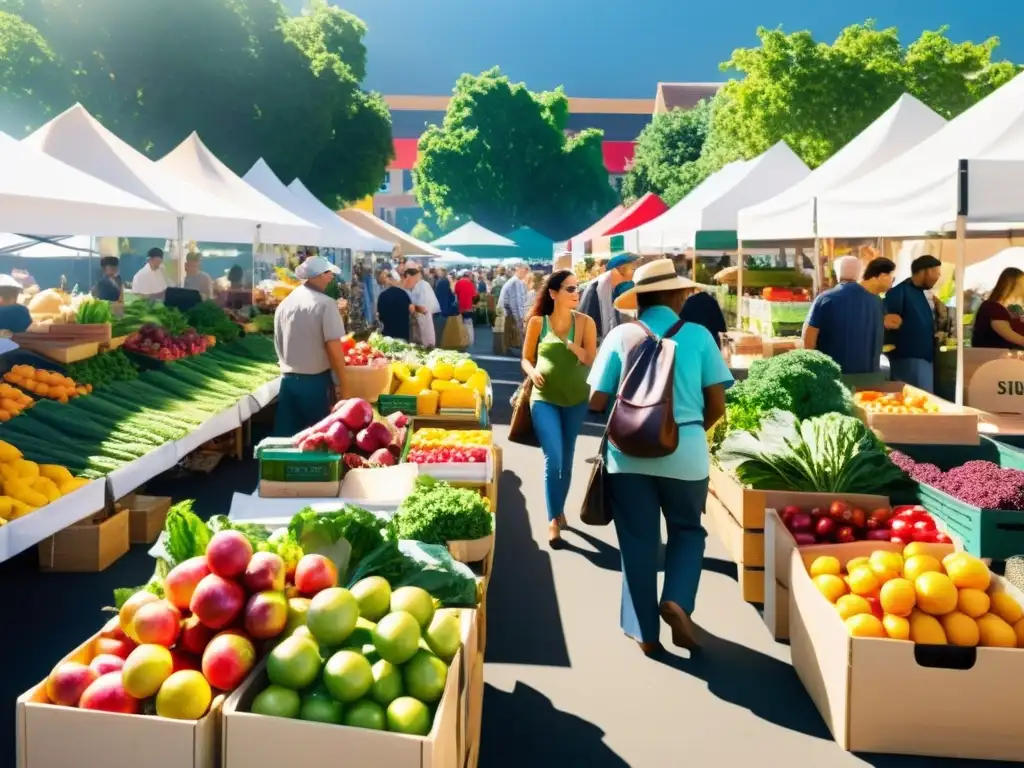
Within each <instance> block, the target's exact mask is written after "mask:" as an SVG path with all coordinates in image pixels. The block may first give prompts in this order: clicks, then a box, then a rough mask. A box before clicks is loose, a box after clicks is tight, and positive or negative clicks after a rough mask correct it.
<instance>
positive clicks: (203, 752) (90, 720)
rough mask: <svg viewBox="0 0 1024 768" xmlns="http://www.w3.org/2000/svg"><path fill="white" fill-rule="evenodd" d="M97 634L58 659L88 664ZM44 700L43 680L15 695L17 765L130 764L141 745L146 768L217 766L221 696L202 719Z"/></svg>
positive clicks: (78, 767)
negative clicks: (130, 755) (92, 708)
mask: <svg viewBox="0 0 1024 768" xmlns="http://www.w3.org/2000/svg"><path fill="white" fill-rule="evenodd" d="M126 519H127V518H126ZM96 637H98V635H95V636H93V637H91V638H89V640H88V641H86V642H85V643H83V644H82V645H80V646H79V647H78V648H76V649H75V650H74V651H72V652H71V653H69V654H68V655H67V656H66V657H65V658H64V659H62V661H79V662H81V663H83V664H88V663H89V662H90V661H91V660H92V657H93V653H92V647H93V642H94V641H95V640H96ZM55 666H56V665H55ZM46 701H47V699H46V681H45V680H44V681H42V682H40V683H39V684H37V685H36V686H34V687H33V688H31V689H30V690H29V691H27V692H26V693H24V694H22V695H21V696H19V697H18V703H17V741H18V748H17V766H18V768H57V767H58V766H68V768H70V767H71V766H74V768H111V766H117V765H127V764H129V763H132V762H133V761H131V760H127V758H126V754H127V753H128V752H130V751H131V750H133V749H139V748H141V747H145V752H146V757H145V759H144V760H143V761H142V762H143V763H144V764H145V766H146V768H218V763H219V758H220V710H219V702H220V698H217V699H214V706H213V709H211V711H210V713H209V714H207V716H206V717H204V718H203V719H202V720H169V719H167V718H163V717H156V716H155V715H119V714H112V713H109V712H90V711H87V710H84V709H75V708H72V707H57V706H54V705H52V704H48V703H46ZM119 750H121V752H119ZM125 750H127V751H128V752H125ZM126 760H127V762H126Z"/></svg>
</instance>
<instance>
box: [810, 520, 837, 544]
mask: <svg viewBox="0 0 1024 768" xmlns="http://www.w3.org/2000/svg"><path fill="white" fill-rule="evenodd" d="M836 528H838V525H836V521H835V520H833V519H832V518H831V517H819V518H818V521H817V522H816V523H815V524H814V535H815V536H817V537H818V541H828V540H830V539H831V538H832V537H833V536H834V535H835V532H836Z"/></svg>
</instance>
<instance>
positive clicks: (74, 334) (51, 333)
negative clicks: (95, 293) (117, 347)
mask: <svg viewBox="0 0 1024 768" xmlns="http://www.w3.org/2000/svg"><path fill="white" fill-rule="evenodd" d="M46 335H47V337H48V339H49V340H50V341H74V342H82V341H98V342H101V343H102V342H109V341H110V336H111V332H110V323H83V324H78V323H60V324H52V325H50V326H47V331H46Z"/></svg>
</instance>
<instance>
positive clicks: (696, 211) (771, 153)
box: [623, 141, 810, 254]
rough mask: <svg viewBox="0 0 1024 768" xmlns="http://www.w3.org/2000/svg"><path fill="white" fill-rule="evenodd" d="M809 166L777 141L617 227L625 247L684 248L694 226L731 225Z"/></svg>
mask: <svg viewBox="0 0 1024 768" xmlns="http://www.w3.org/2000/svg"><path fill="white" fill-rule="evenodd" d="M809 173H810V169H809V168H808V167H807V166H806V165H804V162H803V161H802V160H801V159H800V158H799V157H797V156H796V154H795V153H794V152H793V150H791V149H790V148H789V146H788V145H787V144H786V143H785V142H783V141H780V142H779V143H778V144H776V145H775V146H773V147H772V148H771V149H769V150H768V151H767V152H765V153H764V154H762V155H758V156H757V157H755V158H754V159H753V160H746V161H738V162H735V163H730V164H729V165H727V166H725V167H724V168H722V169H721V170H720V171H718V172H717V173H715V174H712V175H711V176H709V177H708V178H707V179H705V180H704V182H703V183H702V184H700V185H699V186H698V187H697V188H696V189H694V190H693V191H692V192H691V193H690V194H689V195H687V196H686V197H684V198H683V199H682V200H680V201H679V202H678V203H676V204H675V205H674V206H673V207H672V208H670V209H669V210H667V211H666V212H665V213H663V214H662V215H661V216H659V217H658V218H656V219H652V220H651V221H649V222H647V223H646V224H644V225H643V226H641V227H638V228H637V229H634V230H632V231H630V232H625V233H623V240H624V243H625V247H626V250H635V251H636V252H638V253H642V254H648V253H653V254H657V253H664V252H666V251H684V250H690V249H692V248H694V247H695V246H696V242H697V233H698V232H728V231H734V230H735V229H736V225H737V215H738V213H739V211H740V210H741V209H743V208H747V207H749V206H751V205H755V204H756V203H760V202H761V201H763V200H767V199H768V198H770V197H772V196H774V195H776V194H778V193H779V192H781V191H782V190H784V189H786V188H788V187H791V186H792V185H793V184H796V183H797V182H799V181H801V180H803V179H804V178H806V177H807V175H808V174H809Z"/></svg>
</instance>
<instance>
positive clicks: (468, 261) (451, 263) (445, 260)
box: [430, 251, 480, 269]
mask: <svg viewBox="0 0 1024 768" xmlns="http://www.w3.org/2000/svg"><path fill="white" fill-rule="evenodd" d="M430 263H431V265H432V266H435V267H443V268H445V269H447V268H449V267H476V266H479V265H480V259H474V258H473V257H472V256H463V255H462V254H461V253H455V252H454V251H448V252H446V253H445V255H444V256H440V257H438V258H436V259H431V260H430Z"/></svg>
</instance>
